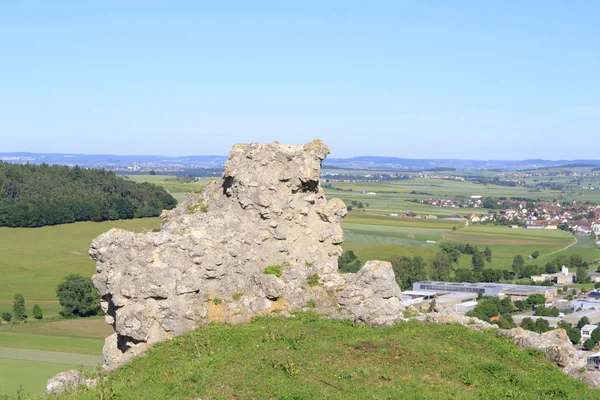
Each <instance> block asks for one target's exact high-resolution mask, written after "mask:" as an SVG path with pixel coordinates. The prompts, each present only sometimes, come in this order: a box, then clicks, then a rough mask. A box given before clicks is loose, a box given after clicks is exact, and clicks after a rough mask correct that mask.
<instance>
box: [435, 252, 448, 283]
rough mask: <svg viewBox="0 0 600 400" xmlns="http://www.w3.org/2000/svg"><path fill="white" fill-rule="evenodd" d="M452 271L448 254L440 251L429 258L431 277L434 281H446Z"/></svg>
mask: <svg viewBox="0 0 600 400" xmlns="http://www.w3.org/2000/svg"><path fill="white" fill-rule="evenodd" d="M451 273H452V263H451V262H450V260H449V259H448V256H447V255H446V254H445V253H443V252H440V253H438V254H437V255H436V256H435V257H434V258H433V259H432V260H431V279H433V280H434V281H447V280H448V279H450V274H451Z"/></svg>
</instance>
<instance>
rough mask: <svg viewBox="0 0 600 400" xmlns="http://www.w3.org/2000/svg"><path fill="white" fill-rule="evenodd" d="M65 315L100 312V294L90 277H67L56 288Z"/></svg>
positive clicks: (82, 315)
mask: <svg viewBox="0 0 600 400" xmlns="http://www.w3.org/2000/svg"><path fill="white" fill-rule="evenodd" d="M56 296H57V297H58V302H59V303H60V305H61V306H62V308H63V309H62V311H61V312H60V315H62V316H63V317H74V316H77V317H89V316H92V315H97V314H98V313H99V312H100V296H99V295H98V292H97V291H96V288H95V287H94V285H93V284H92V280H91V279H90V278H86V277H84V276H81V275H75V274H73V275H69V276H67V277H65V280H64V281H62V282H61V283H60V284H59V285H58V287H57V288H56Z"/></svg>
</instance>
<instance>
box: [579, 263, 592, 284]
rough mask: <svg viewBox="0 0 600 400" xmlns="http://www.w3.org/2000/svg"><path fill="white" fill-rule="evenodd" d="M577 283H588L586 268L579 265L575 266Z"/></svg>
mask: <svg viewBox="0 0 600 400" xmlns="http://www.w3.org/2000/svg"><path fill="white" fill-rule="evenodd" d="M576 274H577V283H589V282H590V277H589V276H588V274H587V268H584V267H579V268H577V273H576Z"/></svg>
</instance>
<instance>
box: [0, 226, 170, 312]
mask: <svg viewBox="0 0 600 400" xmlns="http://www.w3.org/2000/svg"><path fill="white" fill-rule="evenodd" d="M159 225H160V219H159V218H143V219H130V220H121V221H105V222H77V223H74V224H66V225H55V226H45V227H42V228H0V254H2V257H1V258H0V271H2V279H0V300H4V301H6V300H10V302H9V304H12V299H13V296H14V294H15V293H22V294H23V296H24V297H25V300H26V301H27V302H28V303H29V304H30V305H31V306H33V303H34V302H36V301H39V300H49V301H56V293H55V290H56V286H57V285H58V284H59V283H60V282H61V281H62V279H63V278H64V277H65V276H66V275H69V274H81V275H87V276H92V275H93V274H94V272H95V264H94V262H93V261H92V260H91V259H90V257H89V255H88V250H89V248H90V243H91V242H92V240H93V239H94V238H95V237H96V236H98V235H100V234H101V233H104V232H106V231H108V230H109V229H111V228H115V227H116V228H120V229H126V230H130V231H136V232H141V231H144V230H151V229H153V228H156V227H158V226H159ZM6 304H7V303H6V302H1V303H0V312H1V311H8V310H6V309H5V306H6ZM41 305H42V304H41V303H40V306H41ZM49 306H50V304H49ZM42 309H43V307H42ZM50 310H51V311H52V312H56V311H57V307H56V303H54V304H53V305H51V306H50Z"/></svg>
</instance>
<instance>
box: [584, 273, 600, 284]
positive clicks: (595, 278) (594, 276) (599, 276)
mask: <svg viewBox="0 0 600 400" xmlns="http://www.w3.org/2000/svg"><path fill="white" fill-rule="evenodd" d="M587 275H588V278H590V281H592V282H594V283H596V282H600V272H588V274H587Z"/></svg>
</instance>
